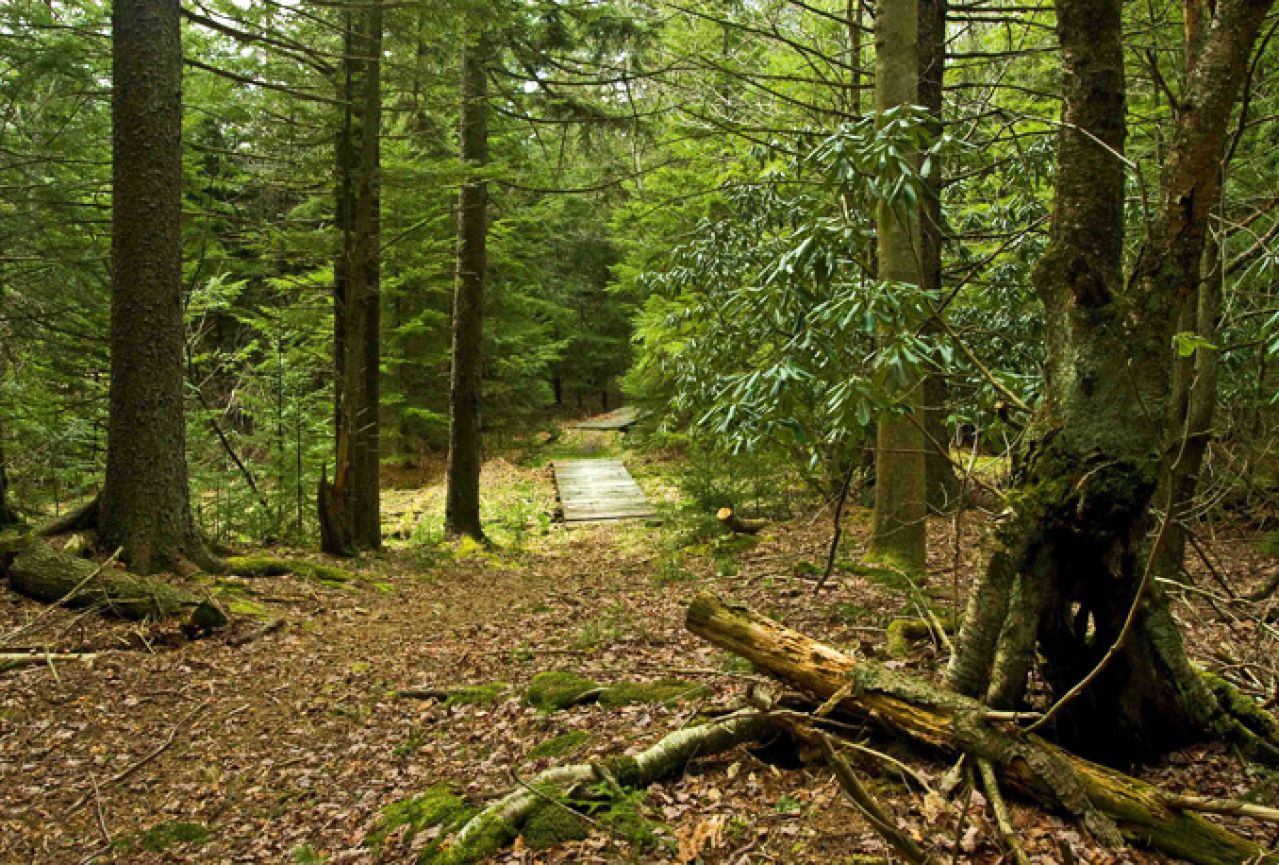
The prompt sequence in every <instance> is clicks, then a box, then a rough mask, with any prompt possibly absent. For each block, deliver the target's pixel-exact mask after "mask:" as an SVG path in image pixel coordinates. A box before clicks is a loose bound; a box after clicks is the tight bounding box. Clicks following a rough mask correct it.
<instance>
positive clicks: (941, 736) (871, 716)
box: [686, 594, 1279, 865]
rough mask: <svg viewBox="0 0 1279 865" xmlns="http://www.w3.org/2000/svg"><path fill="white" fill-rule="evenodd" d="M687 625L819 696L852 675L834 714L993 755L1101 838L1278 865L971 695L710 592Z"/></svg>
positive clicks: (1032, 793)
mask: <svg viewBox="0 0 1279 865" xmlns="http://www.w3.org/2000/svg"><path fill="white" fill-rule="evenodd" d="M686 623H687V626H688V628H689V629H690V630H691V631H692V632H693V633H695V634H697V635H698V636H700V637H703V638H704V639H706V640H708V641H710V642H711V643H714V644H715V645H717V646H719V647H720V648H723V649H727V650H728V651H730V652H733V653H734V654H736V655H740V656H741V657H743V658H746V659H747V660H749V661H751V663H752V664H753V665H754V666H755V669H756V670H758V671H760V672H764V673H767V674H769V675H771V676H773V677H774V678H776V679H778V680H780V681H782V682H783V683H785V684H787V685H789V686H790V687H793V688H795V689H797V690H799V691H801V692H804V693H806V694H808V695H809V696H811V697H814V698H816V699H817V700H819V701H825V700H828V699H830V698H831V697H832V696H834V695H836V694H838V693H839V692H840V691H841V689H844V688H845V687H846V686H847V685H848V683H849V682H850V681H852V682H853V683H854V687H853V688H852V689H851V690H850V692H849V694H848V695H847V696H846V697H843V698H842V699H839V700H838V701H837V703H836V705H835V707H834V709H833V711H832V715H833V716H835V717H842V718H846V719H856V720H861V721H866V720H870V721H873V722H875V723H877V724H878V725H880V726H882V727H883V728H885V729H887V730H888V731H890V732H892V733H894V734H897V735H901V736H904V737H905V738H907V739H908V740H910V741H911V742H913V743H914V744H916V745H917V746H922V747H924V748H925V749H926V750H929V751H932V752H934V753H936V754H939V755H943V756H947V757H953V756H955V755H957V754H960V753H967V754H970V755H971V756H973V757H974V758H977V759H986V760H989V761H990V762H991V765H992V766H993V767H994V768H995V770H996V772H997V774H998V775H999V777H1000V780H1001V781H1002V782H1003V783H1005V784H1006V785H1007V786H1008V787H1009V788H1010V789H1012V790H1015V791H1016V792H1018V793H1019V794H1021V795H1023V796H1027V797H1029V798H1031V799H1033V800H1035V801H1037V802H1039V803H1041V804H1043V805H1045V806H1048V807H1051V808H1054V809H1060V810H1065V811H1067V812H1069V813H1071V814H1073V815H1075V816H1076V817H1079V818H1080V819H1082V821H1083V822H1084V824H1085V826H1086V827H1087V828H1088V829H1089V831H1090V832H1092V834H1093V835H1094V836H1095V837H1097V838H1098V840H1100V841H1102V842H1103V843H1115V842H1118V841H1120V840H1122V839H1121V838H1120V837H1119V834H1118V833H1122V837H1123V838H1126V839H1127V840H1129V841H1131V842H1133V843H1137V844H1142V845H1148V846H1150V847H1153V848H1155V849H1158V850H1160V851H1162V852H1165V853H1168V854H1171V855H1173V856H1178V857H1180V858H1182V859H1186V860H1189V861H1191V862H1196V863H1201V865H1243V863H1279V854H1275V853H1272V852H1268V851H1265V850H1263V849H1262V848H1260V847H1259V846H1257V845H1256V844H1254V843H1252V842H1251V841H1248V840H1247V839H1245V838H1242V837H1240V836H1239V835H1237V834H1235V833H1233V832H1230V831H1229V830H1227V829H1225V828H1223V827H1221V826H1218V825H1216V824H1214V823H1211V822H1209V821H1207V820H1205V819H1204V818H1202V817H1200V816H1199V815H1198V814H1195V813H1191V812H1190V811H1189V810H1187V809H1184V808H1182V807H1179V806H1178V805H1177V799H1176V797H1174V796H1169V795H1168V794H1166V793H1164V792H1163V791H1161V790H1159V789H1158V788H1156V787H1154V786H1152V785H1150V784H1147V783H1145V782H1143V781H1139V780H1137V779H1136V778H1132V777H1130V776H1128V775H1125V774H1123V773H1121V772H1118V771H1116V770H1114V769H1109V768H1107V767H1105V766H1101V765H1099V764H1097V763H1093V762H1091V761H1089V760H1085V759H1083V758H1081V757H1078V756H1076V755H1074V754H1071V753H1069V752H1068V751H1065V750H1063V749H1061V748H1058V747H1057V746H1055V745H1053V744H1051V743H1049V742H1047V741H1045V740H1044V739H1041V738H1040V737H1038V736H1034V735H1028V734H1025V733H1022V732H1021V731H1019V730H1017V729H1015V728H1013V727H1012V726H1010V725H1001V724H997V723H992V722H991V721H989V720H988V718H987V715H988V709H987V707H986V706H985V705H983V704H982V703H980V702H978V701H976V700H972V699H969V698H967V697H962V696H960V695H957V694H954V693H952V692H948V691H945V690H942V689H940V688H938V687H936V686H934V685H932V684H929V683H927V682H924V681H922V680H919V679H915V678H913V677H910V676H906V675H903V674H901V673H897V672H893V671H890V670H887V669H885V668H884V667H882V666H880V665H877V664H874V663H873V662H870V661H865V660H862V659H860V658H854V657H852V656H850V655H847V654H844V653H843V652H840V651H838V650H836V649H833V648H831V647H830V646H827V645H824V644H822V643H820V642H818V641H816V640H813V639H811V638H809V637H807V636H805V635H803V634H801V633H798V632H797V631H793V630H791V629H789V628H786V627H784V626H782V625H779V624H778V623H776V622H774V621H772V620H770V619H767V618H765V617H763V616H760V615H758V614H756V613H754V612H751V611H750V610H748V609H745V608H743V607H732V606H729V605H727V604H725V603H723V602H722V601H720V600H719V599H717V598H715V597H713V596H711V595H708V594H702V595H699V596H698V597H697V598H696V599H694V601H693V602H692V604H690V606H689V608H688V612H687V617H686ZM1116 829H1117V830H1118V833H1117V832H1116Z"/></svg>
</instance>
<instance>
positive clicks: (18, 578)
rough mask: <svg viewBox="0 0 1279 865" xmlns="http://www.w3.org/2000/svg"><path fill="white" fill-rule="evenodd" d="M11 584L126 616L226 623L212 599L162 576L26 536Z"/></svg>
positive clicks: (12, 565) (199, 624)
mask: <svg viewBox="0 0 1279 865" xmlns="http://www.w3.org/2000/svg"><path fill="white" fill-rule="evenodd" d="M5 574H6V575H7V576H8V578H9V587H10V588H11V589H13V590H14V591H15V592H17V593H19V594H21V595H26V596H27V597H29V598H35V599H36V600H38V601H45V602H46V603H51V604H59V605H61V606H66V607H73V608H84V607H94V608H97V609H100V610H102V612H103V613H105V614H107V615H113V616H119V617H121V618H126V619H146V618H164V617H167V616H172V615H175V614H177V613H181V612H185V611H191V614H192V621H191V624H192V625H193V626H194V627H195V628H197V629H199V630H201V631H209V630H212V629H213V628H216V627H220V626H221V625H223V624H225V623H226V617H225V615H224V614H222V613H221V611H220V610H218V608H217V607H216V606H214V605H213V604H211V603H209V602H208V601H205V600H204V599H202V598H200V597H198V596H197V595H195V594H192V593H191V592H189V591H187V590H185V589H181V588H179V587H177V586H174V585H172V584H171V583H168V582H166V581H164V580H161V579H155V578H153V577H142V576H138V575H137V574H131V573H128V572H125V571H118V570H115V569H114V568H109V567H100V566H96V565H94V564H93V563H92V562H88V561H85V560H84V559H79V558H76V557H75V556H70V555H67V554H66V553H63V552H61V551H60V550H56V549H54V548H53V547H51V546H50V545H49V544H47V543H44V542H43V541H40V540H35V539H30V540H28V541H27V542H26V543H25V544H24V545H23V546H22V547H21V549H19V550H18V551H17V553H16V554H15V555H14V556H13V558H12V560H11V561H10V562H9V563H8V565H7V566H6V567H5Z"/></svg>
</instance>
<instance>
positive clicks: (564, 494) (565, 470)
mask: <svg viewBox="0 0 1279 865" xmlns="http://www.w3.org/2000/svg"><path fill="white" fill-rule="evenodd" d="M555 487H556V489H557V491H558V492H559V498H560V511H561V513H562V515H563V519H564V522H565V523H570V524H572V523H595V522H606V521H610V520H631V519H644V518H647V517H653V516H656V512H655V511H654V510H653V506H652V505H650V504H649V502H648V499H647V498H646V497H645V496H644V491H643V490H642V489H640V486H639V484H637V483H635V478H633V477H631V473H630V472H628V471H627V470H626V466H625V465H623V464H622V461H621V460H619V459H595V460H557V461H556V462H555Z"/></svg>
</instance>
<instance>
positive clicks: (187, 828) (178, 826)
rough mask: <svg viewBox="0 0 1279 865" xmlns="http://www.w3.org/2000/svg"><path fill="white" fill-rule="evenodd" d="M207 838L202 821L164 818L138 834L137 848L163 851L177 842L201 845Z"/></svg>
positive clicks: (156, 851) (150, 851)
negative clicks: (185, 821) (190, 821)
mask: <svg viewBox="0 0 1279 865" xmlns="http://www.w3.org/2000/svg"><path fill="white" fill-rule="evenodd" d="M208 840H209V829H208V827H207V826H205V825H204V824H203V823H184V822H182V821H180V820H165V821H164V822H163V823H156V824H155V825H154V826H152V827H151V828H150V829H147V830H146V831H145V832H143V833H142V834H141V835H139V836H138V848H139V849H141V850H145V851H147V852H148V853H163V852H164V851H165V850H168V849H169V848H170V847H173V846H175V845H178V844H193V845H195V846H196V847H202V846H204V845H205V844H206V843H208Z"/></svg>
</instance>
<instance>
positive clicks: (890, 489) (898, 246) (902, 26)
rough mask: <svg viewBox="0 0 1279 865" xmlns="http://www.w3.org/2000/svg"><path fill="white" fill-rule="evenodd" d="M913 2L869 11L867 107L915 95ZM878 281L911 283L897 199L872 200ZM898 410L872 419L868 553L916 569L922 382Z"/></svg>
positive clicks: (914, 232) (908, 216)
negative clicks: (870, 92)
mask: <svg viewBox="0 0 1279 865" xmlns="http://www.w3.org/2000/svg"><path fill="white" fill-rule="evenodd" d="M918 24H919V21H918V8H917V4H916V0H885V2H882V3H880V4H879V5H878V7H877V9H876V16H875V110H876V111H879V112H884V111H887V110H889V109H891V108H895V107H898V106H901V105H913V104H914V103H915V102H916V100H917V99H918V98H919V65H918V54H917V44H916V43H917V38H918ZM875 221H876V231H877V234H878V237H879V278H880V279H881V280H883V281H885V282H890V283H904V284H910V285H919V284H920V282H921V276H920V259H919V254H918V248H919V221H918V218H917V214H916V213H914V212H911V211H910V210H909V209H908V208H907V207H906V206H905V205H904V204H902V203H900V202H899V203H897V204H889V203H887V202H880V204H879V208H878V212H877V214H876V220H875ZM898 401H899V404H900V408H901V409H902V411H901V412H900V413H893V414H887V413H886V414H884V415H882V416H881V417H880V418H879V422H878V428H877V430H876V435H875V522H874V534H873V537H872V539H871V553H872V555H873V556H874V557H875V558H877V559H880V560H883V561H887V562H891V563H892V564H893V565H896V566H898V567H901V568H903V569H905V570H907V571H911V572H913V573H922V572H923V570H924V566H925V554H926V551H927V550H926V547H927V531H928V527H927V522H926V517H927V505H926V502H925V477H924V455H925V451H926V448H925V438H924V431H923V423H924V386H923V381H922V379H919V378H916V379H913V380H911V381H908V382H906V383H905V384H904V385H903V386H902V388H901V390H900V392H899V394H898Z"/></svg>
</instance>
